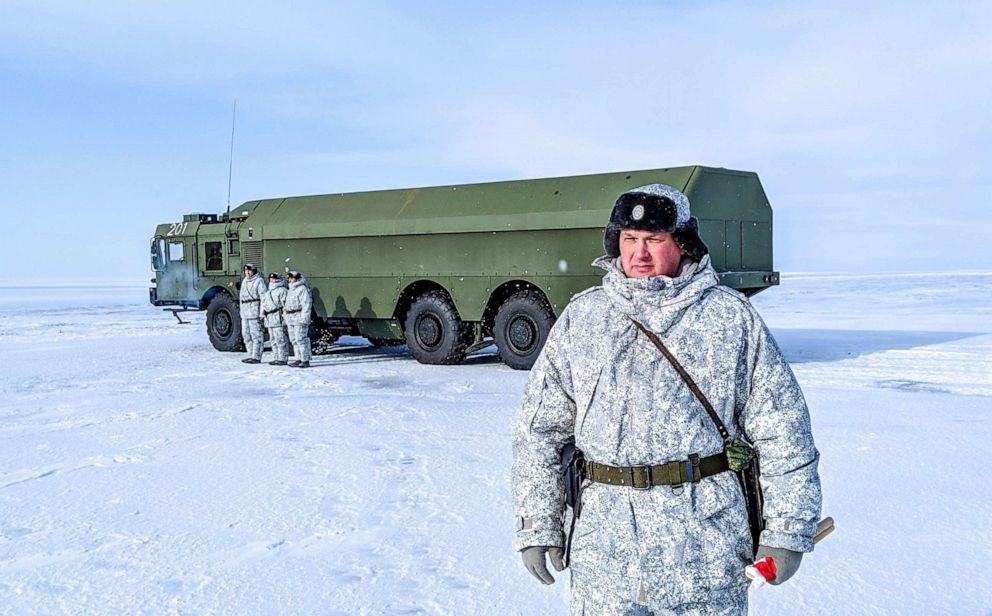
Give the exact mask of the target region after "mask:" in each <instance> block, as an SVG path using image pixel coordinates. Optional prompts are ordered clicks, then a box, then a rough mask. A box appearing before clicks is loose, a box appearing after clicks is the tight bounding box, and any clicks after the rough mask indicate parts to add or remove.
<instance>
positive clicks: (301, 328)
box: [282, 270, 313, 368]
mask: <svg viewBox="0 0 992 616" xmlns="http://www.w3.org/2000/svg"><path fill="white" fill-rule="evenodd" d="M286 279H287V280H288V281H289V293H288V294H287V295H286V303H285V305H284V306H283V310H282V312H283V315H284V316H285V318H286V326H287V327H288V328H289V339H290V340H291V341H292V343H293V351H294V357H295V358H296V359H295V361H291V362H289V365H290V366H293V367H294V368H309V367H310V313H311V311H312V309H313V298H312V297H311V296H310V289H309V288H308V287H307V279H306V278H305V277H304V276H303V274H301V273H299V272H297V271H295V270H294V271H291V272H289V273H288V274H286Z"/></svg>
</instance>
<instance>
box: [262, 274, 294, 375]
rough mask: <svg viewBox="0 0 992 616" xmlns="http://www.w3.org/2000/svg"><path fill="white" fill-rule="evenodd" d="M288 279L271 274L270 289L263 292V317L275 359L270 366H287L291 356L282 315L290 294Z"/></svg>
mask: <svg viewBox="0 0 992 616" xmlns="http://www.w3.org/2000/svg"><path fill="white" fill-rule="evenodd" d="M288 292H289V291H288V287H287V286H286V281H285V280H283V279H282V276H280V275H279V274H277V273H276V272H272V273H271V274H269V290H268V291H266V292H265V293H263V294H262V318H263V319H264V320H265V328H266V329H267V330H269V342H270V344H271V345H272V354H273V355H275V359H273V360H272V361H270V362H269V365H270V366H285V365H286V359H287V358H288V357H289V340H287V338H286V336H287V334H286V324H285V320H284V319H283V316H282V308H283V306H284V305H285V303H286V295H287V294H288Z"/></svg>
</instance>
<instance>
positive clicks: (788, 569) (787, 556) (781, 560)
mask: <svg viewBox="0 0 992 616" xmlns="http://www.w3.org/2000/svg"><path fill="white" fill-rule="evenodd" d="M766 556H771V557H772V560H773V561H775V578H774V579H772V580H769V582H768V583H769V584H772V585H774V586H778V585H779V584H781V583H782V582H784V581H786V580H787V579H789V578H791V577H792V576H793V575H795V574H796V571H798V570H799V563H801V562H802V560H803V553H802V552H793V551H792V550H787V549H785V548H770V547H768V546H765V545H761V546H758V555H757V556H755V558H754V560H755V561H760V560H762V559H763V558H765V557H766Z"/></svg>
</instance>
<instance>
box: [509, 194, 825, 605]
mask: <svg viewBox="0 0 992 616" xmlns="http://www.w3.org/2000/svg"><path fill="white" fill-rule="evenodd" d="M604 245H605V248H606V255H605V256H603V257H600V258H599V259H597V260H596V262H595V264H596V265H598V266H599V267H601V268H603V269H604V270H605V271H606V275H605V276H604V277H603V285H602V286H601V287H594V288H592V289H589V290H587V291H585V292H583V293H580V294H579V295H577V296H576V297H574V298H573V300H572V301H571V303H569V305H568V306H567V307H566V309H565V310H564V311H563V312H562V315H561V317H560V318H559V319H558V321H557V322H556V323H555V326H554V328H553V329H552V330H551V333H550V334H549V337H548V341H547V343H546V345H545V346H544V349H543V351H542V353H541V356H540V357H539V358H538V360H537V363H536V364H535V365H534V368H533V370H532V372H531V375H530V380H529V382H528V385H527V389H526V393H525V397H524V401H523V405H522V406H521V409H520V412H519V414H518V417H517V425H516V436H515V439H514V463H513V493H514V506H515V513H516V516H517V535H516V549H517V550H519V551H520V552H521V554H522V557H523V561H524V565H525V566H526V567H527V569H528V570H529V571H530V572H531V573H532V574H533V575H534V576H535V577H537V578H538V579H539V580H540V581H542V582H543V583H546V584H550V583H552V582H553V581H554V579H553V577H552V576H551V574H550V573H549V572H548V569H547V565H546V562H547V561H546V556H550V559H551V563H552V564H553V565H554V567H555V569H557V570H558V571H561V570H562V569H563V563H562V555H563V547H564V545H565V529H564V528H563V498H564V494H563V490H564V486H563V481H562V475H561V451H562V448H563V446H564V445H565V444H566V443H567V442H569V441H571V440H572V439H574V441H575V446H576V448H577V449H579V450H581V451H582V452H583V453H584V457H585V461H586V462H585V464H584V469H585V476H586V480H585V481H584V484H583V485H584V486H585V487H584V490H583V492H582V495H581V499H582V504H581V510H580V512H581V515H580V516H579V517H578V519H577V521H576V525H575V529H574V532H573V533H572V538H571V559H570V564H569V567H570V570H571V607H572V612H573V614H596V615H597V616H600V615H607V616H610V615H620V614H746V613H747V584H748V582H747V578H746V577H745V575H744V568H745V566H746V565H748V564H750V563H751V562H752V561H753V560H756V559H759V558H762V557H764V556H772V557H773V558H774V560H775V563H776V565H777V568H778V573H777V577H776V578H775V579H774V580H773V581H772V583H773V584H780V583H782V582H784V581H785V580H787V579H789V577H791V576H792V575H793V574H794V573H795V572H796V570H797V568H798V567H799V563H800V561H801V560H802V555H803V553H805V552H809V551H811V550H812V549H813V542H812V537H813V534H814V530H815V528H816V522H817V520H818V519H819V515H820V482H819V476H818V474H817V461H818V459H819V455H818V453H817V450H816V448H815V446H814V444H813V437H812V434H811V431H810V420H809V413H808V411H807V408H806V403H805V401H804V399H803V395H802V392H801V391H800V389H799V385H798V384H797V383H796V380H795V377H794V376H793V374H792V371H791V369H790V368H789V366H788V364H787V363H786V362H785V360H784V359H783V358H782V354H781V352H780V351H779V349H778V346H777V345H776V344H775V340H774V339H773V338H772V335H771V333H770V332H769V331H768V328H767V327H766V326H765V324H764V322H763V321H762V319H761V317H760V316H759V315H758V313H757V311H756V310H755V309H754V307H753V306H752V305H751V303H750V302H749V301H748V300H747V298H746V297H744V296H743V295H741V294H740V293H738V292H736V291H733V290H731V289H729V288H727V287H724V286H720V285H719V282H718V279H717V276H716V272H715V271H714V270H713V267H712V266H711V265H710V258H709V255H708V251H707V248H706V245H705V244H704V243H703V242H702V240H701V239H700V237H699V233H698V223H697V221H696V219H695V218H694V217H692V216H691V215H690V211H689V201H688V199H686V197H685V195H683V194H682V193H681V192H679V191H678V190H676V189H675V188H672V187H671V186H666V185H663V184H651V185H648V186H642V187H640V188H635V189H633V190H630V191H628V192H625V193H623V194H622V195H620V197H619V198H618V199H617V201H616V203H615V205H614V207H613V211H612V213H611V216H610V222H609V225H608V226H607V228H606V233H605V237H604ZM641 327H643V328H644V329H643V330H642V329H641ZM652 334H653V335H654V336H656V337H657V338H658V339H659V340H660V341H662V343H663V345H664V346H665V347H667V349H668V350H669V351H670V353H671V354H672V355H673V356H674V358H675V359H676V360H677V361H678V363H680V364H681V365H682V366H683V368H684V370H685V371H686V372H687V373H688V374H689V375H690V376H691V379H692V380H693V381H695V384H696V385H697V386H698V389H699V390H700V393H701V394H702V395H703V396H705V398H706V399H708V400H709V402H710V404H711V406H712V407H713V409H714V411H715V415H716V416H717V418H718V419H720V420H721V423H722V424H723V426H724V428H723V430H725V431H726V432H728V433H729V434H728V435H727V437H726V438H725V437H724V436H722V435H721V434H720V432H719V431H718V428H717V427H716V423H715V422H714V420H713V419H712V418H711V416H710V415H709V413H708V412H707V411H706V410H705V408H704V406H703V405H702V403H701V402H700V399H699V398H698V397H697V396H696V395H695V394H694V393H693V391H692V390H691V388H690V386H689V385H688V384H687V382H686V381H685V380H684V379H683V378H682V377H681V376H680V374H679V372H678V371H677V369H676V368H675V365H674V364H673V363H672V362H671V361H669V360H667V359H666V358H665V356H663V355H662V353H661V349H660V348H659V347H657V346H656V345H655V344H654V343H653V342H652V341H651V339H650V337H649V335H652ZM737 437H741V438H743V439H744V440H746V441H747V442H749V443H751V444H753V446H754V450H755V451H756V453H757V455H758V459H759V460H760V464H761V473H762V474H761V484H762V487H763V491H764V498H765V502H764V512H763V516H764V519H765V529H764V531H763V532H762V533H761V536H760V545H758V546H752V540H751V535H750V530H749V526H748V519H747V513H746V510H745V504H744V501H743V497H742V492H741V488H740V484H739V482H738V479H737V476H736V475H735V473H734V472H733V471H731V470H730V469H729V468H728V456H727V453H726V451H727V450H726V446H727V445H728V444H729V443H730V442H731V440H732V439H735V438H737Z"/></svg>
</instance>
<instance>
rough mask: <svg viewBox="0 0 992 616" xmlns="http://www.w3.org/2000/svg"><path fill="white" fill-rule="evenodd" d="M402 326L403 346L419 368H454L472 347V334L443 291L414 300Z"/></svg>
mask: <svg viewBox="0 0 992 616" xmlns="http://www.w3.org/2000/svg"><path fill="white" fill-rule="evenodd" d="M405 324H406V328H405V329H406V331H405V332H404V335H405V336H406V345H407V346H408V347H409V348H410V354H411V355H413V358H414V359H416V360H417V361H419V362H420V363H422V364H457V363H459V362H461V361H462V360H463V359H465V349H467V348H468V346H469V345H470V344H471V343H472V330H471V329H470V328H468V327H467V326H465V324H464V323H462V320H461V318H459V316H458V311H457V310H455V306H454V304H453V303H452V302H451V299H450V298H449V297H448V295H447V294H446V293H444V292H443V291H428V292H427V293H424V294H423V295H421V296H420V297H418V298H417V299H416V300H414V302H413V305H412V306H410V310H409V311H408V312H407V313H406V320H405Z"/></svg>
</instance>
